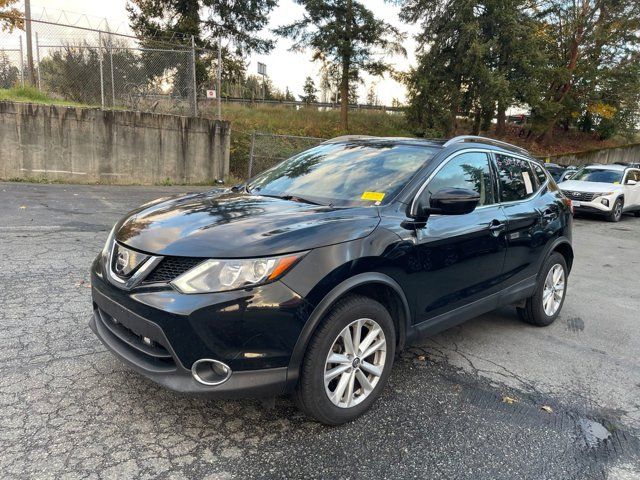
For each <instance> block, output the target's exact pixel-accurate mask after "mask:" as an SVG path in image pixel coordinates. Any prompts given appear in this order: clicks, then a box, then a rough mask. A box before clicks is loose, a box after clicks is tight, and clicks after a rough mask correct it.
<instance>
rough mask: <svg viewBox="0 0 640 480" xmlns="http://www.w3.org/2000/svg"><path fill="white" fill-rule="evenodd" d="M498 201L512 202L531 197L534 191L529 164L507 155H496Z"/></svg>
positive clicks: (534, 186)
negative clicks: (498, 188) (498, 185)
mask: <svg viewBox="0 0 640 480" xmlns="http://www.w3.org/2000/svg"><path fill="white" fill-rule="evenodd" d="M496 161H497V163H498V179H499V181H500V201H501V202H513V201H516V200H524V199H526V198H529V197H531V196H532V195H533V194H534V193H535V191H536V185H535V183H534V179H533V172H532V170H531V166H530V164H529V162H527V161H526V160H521V159H519V158H514V157H510V156H508V155H500V154H497V155H496Z"/></svg>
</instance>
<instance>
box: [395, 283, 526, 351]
mask: <svg viewBox="0 0 640 480" xmlns="http://www.w3.org/2000/svg"><path fill="white" fill-rule="evenodd" d="M536 280H537V277H536V276H535V275H534V276H532V277H529V278H526V279H524V280H521V281H520V282H518V283H516V284H515V285H512V286H510V287H508V288H506V289H504V290H502V291H500V292H497V293H494V294H492V295H489V296H488V297H486V298H482V299H480V300H476V301H475V302H472V303H469V304H468V305H464V306H462V307H458V308H456V309H455V310H452V311H450V312H446V313H442V314H440V315H438V316H436V317H433V318H430V319H428V320H425V321H423V322H420V323H418V324H416V325H413V326H412V327H411V329H410V331H409V332H407V343H411V342H414V341H416V340H418V339H420V338H423V337H425V336H427V335H435V334H436V333H440V332H442V331H444V330H447V329H449V328H451V327H455V326H456V325H459V324H460V323H463V322H466V321H467V320H470V319H472V318H475V317H478V316H480V315H482V314H484V313H487V312H490V311H492V310H495V309H496V308H498V307H501V306H504V305H510V304H513V303H518V302H520V301H521V300H523V299H525V298H528V297H530V296H532V295H533V294H534V293H535V290H536Z"/></svg>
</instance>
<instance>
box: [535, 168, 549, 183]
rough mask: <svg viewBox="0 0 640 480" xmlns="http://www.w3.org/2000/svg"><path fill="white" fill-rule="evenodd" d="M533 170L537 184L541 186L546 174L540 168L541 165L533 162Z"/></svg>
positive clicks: (545, 179)
mask: <svg viewBox="0 0 640 480" xmlns="http://www.w3.org/2000/svg"><path fill="white" fill-rule="evenodd" d="M533 171H534V172H535V174H536V177H538V185H540V186H542V185H544V182H546V181H547V174H546V173H544V170H543V169H542V167H541V166H540V165H538V164H536V163H534V164H533Z"/></svg>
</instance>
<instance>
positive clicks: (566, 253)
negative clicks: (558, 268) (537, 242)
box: [549, 238, 574, 272]
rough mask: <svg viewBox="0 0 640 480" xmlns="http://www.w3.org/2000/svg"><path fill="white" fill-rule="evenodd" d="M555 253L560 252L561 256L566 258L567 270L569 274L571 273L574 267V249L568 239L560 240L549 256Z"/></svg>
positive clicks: (552, 247)
mask: <svg viewBox="0 0 640 480" xmlns="http://www.w3.org/2000/svg"><path fill="white" fill-rule="evenodd" d="M553 252H558V253H559V254H560V255H562V256H563V257H564V260H565V262H567V268H568V269H569V272H571V268H572V267H573V258H574V254H573V247H572V246H571V243H570V242H569V241H568V240H567V239H566V238H561V239H558V241H556V242H555V243H554V244H553V245H552V246H551V249H550V250H549V255H550V254H551V253H553Z"/></svg>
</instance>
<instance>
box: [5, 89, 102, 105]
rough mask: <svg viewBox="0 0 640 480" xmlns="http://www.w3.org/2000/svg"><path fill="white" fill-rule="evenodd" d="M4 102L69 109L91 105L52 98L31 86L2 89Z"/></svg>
mask: <svg viewBox="0 0 640 480" xmlns="http://www.w3.org/2000/svg"><path fill="white" fill-rule="evenodd" d="M2 100H9V101H12V102H25V103H43V104H47V105H63V106H69V107H78V106H80V107H90V105H86V104H81V103H77V102H70V101H67V100H59V99H56V98H53V97H50V96H49V95H47V94H45V93H43V92H41V91H40V90H38V89H37V88H35V87H29V86H26V87H12V88H0V101H2Z"/></svg>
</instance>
